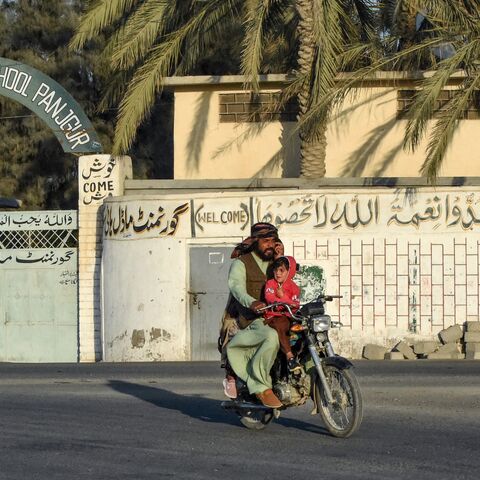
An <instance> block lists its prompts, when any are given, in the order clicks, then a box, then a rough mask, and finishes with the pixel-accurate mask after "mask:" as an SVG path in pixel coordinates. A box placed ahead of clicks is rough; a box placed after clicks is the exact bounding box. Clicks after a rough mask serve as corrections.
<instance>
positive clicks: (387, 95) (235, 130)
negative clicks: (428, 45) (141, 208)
mask: <svg viewBox="0 0 480 480" xmlns="http://www.w3.org/2000/svg"><path fill="white" fill-rule="evenodd" d="M214 88H216V90H215V89H214ZM402 88H408V89H411V88H413V87H412V85H410V86H408V84H405V83H404V84H403V85H402ZM194 90H195V91H194ZM241 91H242V90H241V89H240V87H237V88H236V89H232V88H228V87H225V86H222V85H218V86H216V87H212V86H210V85H203V86H202V87H199V86H198V85H196V86H195V87H194V88H193V87H192V89H190V90H188V87H187V86H183V87H182V89H181V90H177V91H176V92H175V150H174V164H175V166H174V178H175V179H233V178H252V177H263V178H279V177H287V178H291V177H297V176H298V172H299V155H298V138H297V136H296V132H295V123H284V124H283V125H282V124H281V123H280V122H270V123H268V124H266V126H265V127H264V128H260V126H259V124H255V123H240V124H233V123H220V122H219V114H218V109H219V106H218V105H219V99H218V95H219V93H232V92H241ZM265 91H267V90H265ZM268 91H271V90H268ZM396 109H397V99H396V89H395V88H393V87H385V86H382V87H372V88H368V89H363V90H362V91H360V90H357V91H356V92H355V95H354V96H352V97H351V100H350V101H348V102H346V103H345V105H344V106H343V107H342V110H341V111H340V112H339V113H337V114H336V115H334V117H333V119H332V122H331V123H330V127H329V130H328V135H327V140H328V150H327V177H358V176H363V177H376V176H380V177H390V176H394V177H397V176H403V177H412V176H413V177H414V176H419V169H420V167H421V165H422V162H423V159H424V148H425V145H426V142H424V143H423V144H422V147H421V148H419V149H418V150H417V151H416V152H415V153H414V154H412V153H408V152H406V151H405V150H404V149H403V148H402V141H403V135H404V128H405V125H406V121H405V120H397V118H396ZM479 136H480V121H479V120H464V121H462V123H461V125H460V127H459V128H458V130H457V132H456V134H455V136H454V139H453V142H452V144H451V147H450V149H449V151H448V155H447V157H446V160H445V162H444V166H443V168H442V170H441V172H440V174H441V176H478V175H480V153H479V150H478V148H475V145H476V142H477V139H478V138H479ZM282 145H285V146H286V154H281V155H279V152H280V150H281V147H282ZM285 158H286V161H285Z"/></svg>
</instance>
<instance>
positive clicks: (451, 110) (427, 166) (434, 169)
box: [421, 75, 480, 181]
mask: <svg viewBox="0 0 480 480" xmlns="http://www.w3.org/2000/svg"><path fill="white" fill-rule="evenodd" d="M479 89H480V75H477V76H476V77H470V78H467V79H466V80H465V82H464V83H463V85H461V86H460V89H459V90H457V92H456V94H455V96H454V97H453V98H452V99H451V100H450V102H449V104H448V105H447V108H446V109H445V111H444V114H443V115H442V116H441V117H440V118H439V119H438V121H437V122H436V123H435V125H434V127H433V129H432V133H431V136H430V140H429V142H428V146H427V156H426V159H425V161H424V163H423V165H422V168H421V173H422V174H423V175H425V176H427V177H428V178H429V179H430V180H432V181H434V179H435V178H436V176H437V174H438V172H439V170H440V167H441V164H442V161H443V159H444V157H445V153H446V151H447V148H448V145H449V144H450V143H451V140H452V137H453V135H454V133H455V130H456V128H457V126H458V124H459V121H460V120H461V119H462V116H463V112H464V111H465V110H466V109H467V107H468V106H469V104H470V103H471V102H473V101H474V99H475V95H478V92H479Z"/></svg>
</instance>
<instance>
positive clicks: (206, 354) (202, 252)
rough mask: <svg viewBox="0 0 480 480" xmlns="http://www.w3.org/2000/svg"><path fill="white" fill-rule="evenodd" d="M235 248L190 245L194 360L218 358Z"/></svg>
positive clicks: (191, 318) (192, 348) (190, 303)
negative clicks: (229, 274)
mask: <svg viewBox="0 0 480 480" xmlns="http://www.w3.org/2000/svg"><path fill="white" fill-rule="evenodd" d="M232 250H233V247H205V246H202V247H191V248H190V288H189V305H190V338H191V358H192V360H219V359H220V354H219V353H218V350H217V339H218V333H219V330H220V323H221V319H222V315H223V312H224V310H225V306H226V304H227V300H228V295H229V290H228V284H227V280H228V271H229V269H230V264H231V263H232V261H231V259H230V254H231V252H232Z"/></svg>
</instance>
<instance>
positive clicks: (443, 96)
mask: <svg viewBox="0 0 480 480" xmlns="http://www.w3.org/2000/svg"><path fill="white" fill-rule="evenodd" d="M417 92H418V90H398V91H397V116H398V117H399V118H405V117H406V116H407V115H408V109H409V108H410V107H411V105H412V103H413V100H414V96H415V94H416V93H417ZM454 95H455V90H442V91H441V92H440V95H439V96H438V100H437V101H436V104H435V110H434V112H433V117H434V118H438V117H440V116H442V115H444V114H445V113H444V112H445V110H446V108H447V104H448V102H449V101H450V100H451V99H452V98H453V96H454ZM462 117H463V119H464V120H478V119H480V91H476V92H475V95H474V99H473V102H472V103H471V104H470V105H469V106H468V108H466V109H465V110H464V111H463V115H462Z"/></svg>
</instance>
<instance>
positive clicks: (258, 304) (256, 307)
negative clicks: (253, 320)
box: [250, 300, 267, 313]
mask: <svg viewBox="0 0 480 480" xmlns="http://www.w3.org/2000/svg"><path fill="white" fill-rule="evenodd" d="M266 306H267V305H266V304H265V303H263V302H260V301H259V300H255V302H252V304H251V305H250V310H253V311H254V312H255V313H260V310H261V309H264V308H265V307H266Z"/></svg>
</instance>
